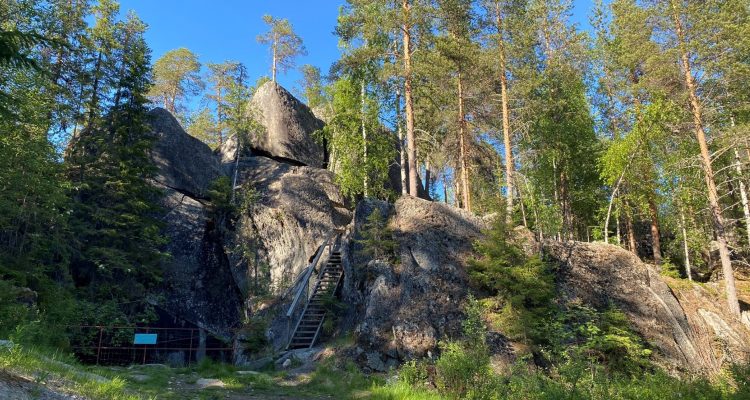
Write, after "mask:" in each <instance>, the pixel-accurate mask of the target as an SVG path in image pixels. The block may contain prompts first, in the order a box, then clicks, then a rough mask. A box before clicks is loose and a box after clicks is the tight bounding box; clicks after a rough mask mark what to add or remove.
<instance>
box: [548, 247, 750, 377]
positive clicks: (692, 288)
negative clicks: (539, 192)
mask: <svg viewBox="0 0 750 400" xmlns="http://www.w3.org/2000/svg"><path fill="white" fill-rule="evenodd" d="M543 249H544V252H545V254H546V255H547V256H549V257H550V258H552V259H553V260H557V261H559V262H560V264H561V270H560V277H559V282H558V283H559V286H560V289H561V292H562V294H563V297H564V298H565V299H566V300H574V299H580V300H582V301H583V302H584V303H586V304H589V305H592V306H594V307H597V308H604V307H607V305H608V304H609V303H610V302H612V303H614V305H616V306H617V307H618V308H620V309H621V310H622V311H623V312H624V313H625V314H626V315H627V316H628V317H629V320H630V322H631V325H632V326H633V328H634V329H635V330H636V331H637V332H638V333H639V334H640V335H641V336H642V337H644V338H645V339H646V340H647V341H648V342H649V344H651V346H653V347H654V349H655V350H656V351H657V357H658V360H659V361H661V363H662V364H664V365H665V366H666V367H668V368H671V369H676V370H688V371H692V372H703V373H715V372H718V370H719V369H720V367H721V366H722V363H723V362H725V361H733V362H748V361H749V360H750V331H749V330H748V329H747V327H745V326H744V325H742V323H740V321H739V320H737V319H736V318H735V317H733V316H731V315H729V314H728V313H727V312H726V311H724V310H725V309H726V306H725V305H724V304H723V303H722V299H721V297H720V296H718V297H717V296H715V295H711V294H709V292H708V291H707V290H706V289H704V288H703V287H701V286H699V285H693V284H690V283H688V282H682V281H673V282H672V283H673V285H672V286H673V287H677V288H680V289H679V290H674V291H673V289H672V288H670V286H668V285H667V283H665V278H662V277H661V276H660V275H659V274H658V272H656V271H655V270H653V269H652V268H651V267H649V266H647V265H646V264H644V263H643V262H641V261H640V259H639V258H638V257H637V256H635V255H634V254H632V253H630V252H628V251H626V250H623V249H621V248H619V247H617V246H613V245H607V244H603V243H580V242H566V243H560V242H552V241H547V242H545V243H543Z"/></svg>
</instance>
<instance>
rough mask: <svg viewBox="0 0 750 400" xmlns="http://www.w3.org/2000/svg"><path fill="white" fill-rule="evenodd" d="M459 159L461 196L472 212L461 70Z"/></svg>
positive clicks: (465, 206)
mask: <svg viewBox="0 0 750 400" xmlns="http://www.w3.org/2000/svg"><path fill="white" fill-rule="evenodd" d="M458 141H459V154H458V159H459V163H460V164H461V194H462V195H463V200H464V201H463V203H464V209H466V210H468V211H471V192H470V190H469V171H468V168H467V165H466V164H467V163H466V147H467V143H466V117H465V115H464V92H463V78H462V77H461V69H460V68H459V70H458Z"/></svg>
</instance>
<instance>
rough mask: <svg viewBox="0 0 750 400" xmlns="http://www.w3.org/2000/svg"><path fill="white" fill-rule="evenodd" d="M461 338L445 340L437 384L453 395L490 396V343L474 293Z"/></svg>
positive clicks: (480, 308)
mask: <svg viewBox="0 0 750 400" xmlns="http://www.w3.org/2000/svg"><path fill="white" fill-rule="evenodd" d="M463 334H464V338H463V340H462V341H461V342H443V343H441V346H440V350H441V355H440V358H439V359H438V360H437V361H436V362H435V384H436V386H437V388H438V390H439V391H440V392H441V393H442V394H444V395H446V396H448V397H449V398H452V399H485V398H489V397H488V396H489V395H490V393H489V390H488V389H489V388H490V387H491V385H490V382H491V381H492V379H493V377H492V373H491V370H490V357H489V351H488V349H487V345H486V329H485V328H484V321H483V320H482V305H481V304H480V303H479V302H478V301H477V300H475V299H474V298H473V297H470V298H469V302H468V305H467V307H466V319H465V320H464V322H463Z"/></svg>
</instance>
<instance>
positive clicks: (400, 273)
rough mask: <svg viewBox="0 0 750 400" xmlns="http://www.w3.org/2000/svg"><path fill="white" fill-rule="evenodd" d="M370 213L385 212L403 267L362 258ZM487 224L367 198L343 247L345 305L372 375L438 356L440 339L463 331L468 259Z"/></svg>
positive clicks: (457, 213) (434, 208) (436, 206)
mask: <svg viewBox="0 0 750 400" xmlns="http://www.w3.org/2000/svg"><path fill="white" fill-rule="evenodd" d="M375 208H380V209H381V214H382V215H390V217H391V221H390V224H391V226H392V228H393V230H394V238H395V239H396V241H397V242H398V249H397V256H398V257H399V259H400V261H401V263H400V265H395V266H394V265H392V264H390V263H387V262H381V261H371V262H368V261H367V257H365V256H362V255H361V254H360V250H361V246H360V245H358V244H357V243H356V242H351V239H356V238H358V237H359V235H360V232H361V229H362V226H363V223H364V221H365V220H366V218H367V216H368V215H370V213H372V211H373V210H374V209H375ZM484 227H485V222H484V221H483V220H482V219H480V218H478V217H475V216H473V215H471V214H470V213H467V212H464V211H462V210H458V209H455V208H453V207H450V206H447V205H445V204H441V203H432V202H429V201H426V200H422V199H417V198H412V197H405V198H401V199H400V200H398V201H397V202H396V203H395V205H393V206H391V205H389V204H388V203H383V202H376V201H366V202H361V203H360V204H359V205H358V206H357V209H356V211H355V218H354V221H353V223H352V225H351V226H350V229H351V231H352V234H351V235H350V236H349V239H350V245H349V246H348V247H347V248H345V249H344V252H343V253H344V260H345V262H344V265H345V268H346V275H345V282H344V285H345V286H344V301H345V302H346V303H348V304H351V305H352V306H351V307H350V312H351V315H350V316H349V319H350V320H349V321H348V323H349V324H350V325H353V326H354V331H355V335H356V337H357V342H358V345H359V346H360V347H361V348H363V351H362V352H361V353H360V358H361V360H360V361H361V362H362V363H363V364H365V365H367V366H368V367H369V368H371V369H373V370H378V369H381V368H387V367H388V366H391V365H393V364H394V362H395V361H396V360H407V359H411V358H417V357H425V356H430V355H433V354H435V350H436V348H437V343H438V340H440V339H444V338H447V337H456V336H457V335H459V334H460V332H461V321H462V319H463V312H462V306H463V303H464V300H465V297H466V294H467V284H466V283H467V277H466V272H465V262H466V260H467V259H468V257H470V255H471V251H472V243H473V241H474V240H475V239H477V238H478V237H479V236H480V232H481V230H482V229H483V228H484Z"/></svg>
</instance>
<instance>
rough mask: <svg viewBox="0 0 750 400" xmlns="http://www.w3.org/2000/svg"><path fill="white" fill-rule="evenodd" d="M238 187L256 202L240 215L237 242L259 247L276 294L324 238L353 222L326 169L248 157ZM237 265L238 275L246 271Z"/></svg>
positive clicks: (302, 265)
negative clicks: (250, 243)
mask: <svg viewBox="0 0 750 400" xmlns="http://www.w3.org/2000/svg"><path fill="white" fill-rule="evenodd" d="M237 182H238V185H239V186H241V187H242V188H243V189H247V190H251V191H252V192H254V193H256V194H257V197H256V198H255V201H254V202H253V203H252V204H250V205H249V207H248V209H246V210H243V211H242V214H241V216H240V219H239V221H238V227H237V229H236V237H235V238H234V240H235V242H250V241H256V243H258V244H259V246H258V250H259V256H260V262H262V263H264V264H265V265H267V266H268V267H269V273H270V278H271V285H272V287H273V288H274V289H281V288H284V287H286V286H287V285H288V284H289V283H291V281H292V280H294V279H295V278H296V276H297V274H298V273H299V272H300V271H301V270H302V269H303V268H304V267H306V266H307V264H308V263H309V261H310V258H311V257H312V256H313V255H314V254H315V252H316V250H317V248H318V246H320V244H321V242H322V241H323V240H324V239H325V237H326V236H327V235H328V234H329V233H331V232H332V231H333V230H334V229H341V228H343V227H345V226H346V225H347V224H348V223H349V221H350V220H351V211H349V210H348V209H347V208H346V207H345V205H344V198H343V197H342V196H341V194H340V193H339V190H338V188H337V187H336V185H335V184H334V183H333V174H331V173H330V172H328V171H326V170H324V169H319V168H312V167H306V166H294V165H289V164H286V163H283V162H279V161H276V160H272V159H269V158H266V157H262V156H260V157H244V158H242V160H241V161H240V164H239V175H238V181H237ZM234 261H235V264H234V265H235V266H236V268H235V269H238V270H240V271H242V270H244V269H246V268H247V267H243V266H242V265H244V263H243V262H242V261H240V260H238V259H236V257H235V259H234Z"/></svg>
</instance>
